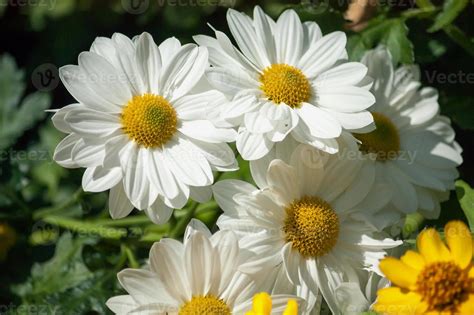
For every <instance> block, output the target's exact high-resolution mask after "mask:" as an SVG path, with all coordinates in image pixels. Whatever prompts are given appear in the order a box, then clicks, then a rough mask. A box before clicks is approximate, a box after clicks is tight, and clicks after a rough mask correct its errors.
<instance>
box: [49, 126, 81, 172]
mask: <svg viewBox="0 0 474 315" xmlns="http://www.w3.org/2000/svg"><path fill="white" fill-rule="evenodd" d="M79 139H80V138H79V137H78V136H77V135H76V134H70V135H68V136H66V137H65V138H64V139H63V140H61V142H59V144H58V145H57V147H56V149H55V150H54V155H53V159H54V161H56V163H58V164H59V165H61V166H62V167H67V168H75V167H79V165H78V164H77V163H76V162H75V161H74V160H73V159H72V150H73V148H74V146H75V145H76V143H77V142H78V141H79Z"/></svg>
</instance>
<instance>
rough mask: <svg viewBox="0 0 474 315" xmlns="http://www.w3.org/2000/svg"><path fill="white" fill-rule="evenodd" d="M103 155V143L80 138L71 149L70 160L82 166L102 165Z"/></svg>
mask: <svg viewBox="0 0 474 315" xmlns="http://www.w3.org/2000/svg"><path fill="white" fill-rule="evenodd" d="M104 155H105V145H104V144H102V143H100V142H99V141H95V140H91V139H83V138H80V139H78V140H77V142H76V145H75V146H74V148H73V149H72V152H71V157H72V160H73V161H74V162H75V163H76V164H77V165H79V166H82V167H94V166H99V165H102V162H103V161H104Z"/></svg>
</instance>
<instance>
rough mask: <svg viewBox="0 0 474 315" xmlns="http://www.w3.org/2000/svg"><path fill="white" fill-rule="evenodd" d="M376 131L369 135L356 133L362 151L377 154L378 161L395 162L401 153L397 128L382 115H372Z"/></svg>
mask: <svg viewBox="0 0 474 315" xmlns="http://www.w3.org/2000/svg"><path fill="white" fill-rule="evenodd" d="M372 116H373V117H374V122H375V126H376V128H377V129H375V130H374V131H372V132H369V133H355V134H354V137H356V138H357V139H359V140H360V141H361V142H362V144H361V145H360V150H361V151H362V152H364V153H375V154H377V160H379V161H386V160H393V159H395V158H396V157H397V156H398V153H399V151H400V136H399V134H398V130H397V127H395V125H394V124H393V122H392V121H391V120H390V119H389V118H387V117H386V116H384V115H382V114H380V113H372Z"/></svg>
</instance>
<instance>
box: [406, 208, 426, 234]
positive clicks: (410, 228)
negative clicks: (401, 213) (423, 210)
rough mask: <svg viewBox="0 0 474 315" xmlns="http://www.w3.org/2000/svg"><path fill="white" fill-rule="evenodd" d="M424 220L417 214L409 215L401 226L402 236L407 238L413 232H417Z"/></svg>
mask: <svg viewBox="0 0 474 315" xmlns="http://www.w3.org/2000/svg"><path fill="white" fill-rule="evenodd" d="M424 220H425V218H424V217H423V216H422V215H421V214H420V213H418V212H415V213H412V214H409V215H408V216H407V217H406V219H405V225H404V226H403V230H402V236H403V238H408V237H410V235H412V234H413V233H414V232H417V231H419V229H420V226H421V224H422V223H423V221H424Z"/></svg>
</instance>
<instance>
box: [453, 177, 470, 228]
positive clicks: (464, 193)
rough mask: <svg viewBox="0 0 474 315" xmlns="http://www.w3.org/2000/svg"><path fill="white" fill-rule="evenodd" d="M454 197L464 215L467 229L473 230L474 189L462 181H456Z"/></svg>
mask: <svg viewBox="0 0 474 315" xmlns="http://www.w3.org/2000/svg"><path fill="white" fill-rule="evenodd" d="M456 196H457V197H458V200H459V204H460V205H461V208H462V210H463V211H464V214H465V215H466V217H467V220H468V221H469V227H470V228H471V230H473V229H474V189H472V188H471V186H469V184H468V183H466V182H465V181H463V180H458V181H456Z"/></svg>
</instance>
